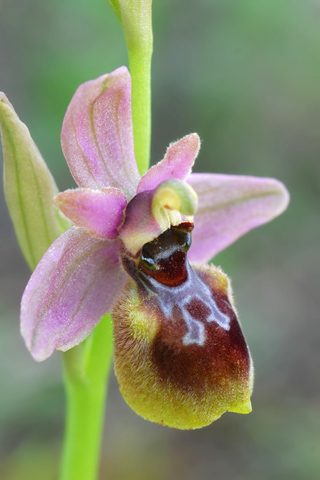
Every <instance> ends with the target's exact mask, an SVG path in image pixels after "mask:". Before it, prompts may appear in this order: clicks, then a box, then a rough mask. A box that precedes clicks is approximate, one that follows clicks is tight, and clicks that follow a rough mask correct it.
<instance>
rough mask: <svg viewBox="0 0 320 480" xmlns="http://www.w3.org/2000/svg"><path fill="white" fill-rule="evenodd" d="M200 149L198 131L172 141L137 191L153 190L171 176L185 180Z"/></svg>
mask: <svg viewBox="0 0 320 480" xmlns="http://www.w3.org/2000/svg"><path fill="white" fill-rule="evenodd" d="M199 149H200V138H199V136H198V135H197V134H196V133H191V134H190V135H187V136H185V137H183V138H181V140H178V141H177V142H175V143H172V144H171V145H170V146H169V148H168V149H167V153H166V155H165V157H164V159H163V160H161V162H159V163H157V165H154V166H153V167H151V168H150V169H149V170H148V171H147V173H145V174H144V175H143V177H142V178H141V180H140V182H139V185H138V188H137V193H141V192H144V191H146V190H153V189H154V188H156V187H157V186H158V185H159V183H161V182H163V181H164V180H168V179H169V178H178V179H180V180H184V179H185V178H186V177H187V176H188V175H189V173H190V172H191V168H192V166H193V164H194V161H195V159H196V158H197V155H198V152H199Z"/></svg>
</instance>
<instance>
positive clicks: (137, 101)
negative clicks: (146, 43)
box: [128, 45, 152, 175]
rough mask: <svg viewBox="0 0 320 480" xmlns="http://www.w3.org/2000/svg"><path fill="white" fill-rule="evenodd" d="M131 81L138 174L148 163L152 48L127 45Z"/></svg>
mask: <svg viewBox="0 0 320 480" xmlns="http://www.w3.org/2000/svg"><path fill="white" fill-rule="evenodd" d="M128 55H129V67H130V73H131V81H132V122H133V136H134V152H135V157H136V160H137V165H138V168H139V172H140V175H143V174H144V173H145V172H146V171H147V170H148V168H149V165H150V144H151V56H152V50H150V49H144V48H143V46H141V47H140V46H139V45H137V46H133V47H131V48H130V46H129V45H128Z"/></svg>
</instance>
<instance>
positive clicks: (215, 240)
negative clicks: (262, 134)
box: [21, 67, 288, 428]
mask: <svg viewBox="0 0 320 480" xmlns="http://www.w3.org/2000/svg"><path fill="white" fill-rule="evenodd" d="M130 99H131V97H130V76H129V73H128V71H127V69H126V68H125V67H122V68H119V69H118V70H116V71H114V72H113V73H111V74H106V75H103V76H102V77H99V78H98V79H96V80H93V81H90V82H87V83H85V84H83V85H81V86H80V87H79V89H78V90H77V92H76V93H75V95H74V97H73V99H72V101H71V103H70V105H69V107H68V110H67V113H66V116H65V119H64V123H63V128H62V148H63V151H64V154H65V157H66V159H67V162H68V165H69V168H70V170H71V173H72V175H73V177H74V179H75V181H76V182H77V184H78V186H79V188H78V189H76V190H67V191H66V192H63V193H60V194H58V195H57V196H56V197H55V204H56V205H57V206H58V207H59V208H60V209H61V211H62V212H63V213H64V214H65V215H66V216H67V217H68V218H69V219H70V220H71V221H72V222H73V224H74V226H73V227H71V228H70V229H68V230H67V231H66V232H65V233H63V234H62V235H61V236H60V237H59V238H58V239H57V240H56V241H55V242H54V243H53V244H52V245H51V247H50V248H49V250H48V251H47V252H46V254H45V255H44V257H43V258H42V260H41V261H40V262H39V264H38V266H37V268H36V269H35V271H34V273H33V275H32V277H31V279H30V281H29V283H28V285H27V287H26V290H25V292H24V295H23V298H22V307H21V326H22V327H21V328H22V335H23V337H24V339H25V341H26V344H27V347H28V348H29V350H30V352H31V354H32V356H33V357H34V358H35V359H36V360H39V361H41V360H44V359H46V358H47V357H49V356H50V355H51V354H52V352H53V351H54V350H55V349H58V350H62V351H66V350H68V349H70V348H72V347H74V346H75V345H78V344H79V343H80V342H82V341H83V340H84V339H85V338H86V337H87V336H88V335H89V333H90V332H91V331H92V329H93V328H94V327H95V326H96V325H97V324H98V322H99V321H100V319H101V317H102V316H103V315H104V314H106V313H107V312H109V311H113V320H114V336H115V368H116V374H117V377H118V379H119V383H120V389H121V391H122V393H123V395H124V398H125V399H126V400H127V402H128V403H129V404H130V405H131V406H132V408H134V410H136V411H137V412H138V413H139V414H140V415H142V416H144V417H145V418H148V419H150V420H153V421H156V422H158V423H163V424H166V425H169V426H174V427H177V428H197V427H200V426H203V425H206V424H208V423H211V422H212V421H213V420H215V419H216V418H218V417H219V416H220V415H221V414H222V413H223V412H224V411H226V410H229V411H238V412H241V413H246V412H248V411H250V395H251V390H252V362H251V358H250V354H249V350H248V347H247V345H246V342H245V340H244V337H243V334H242V331H241V328H240V326H239V323H238V321H237V318H236V314H235V309H234V306H233V302H232V295H231V287H230V283H229V280H228V278H227V277H226V275H225V274H224V273H223V272H222V271H221V270H220V269H219V268H216V267H214V266H208V265H197V266H196V267H194V268H193V267H192V266H191V265H190V264H189V262H188V259H187V252H188V258H189V260H190V261H192V262H202V263H203V262H207V261H209V260H210V259H211V258H212V257H213V256H214V255H215V254H216V253H218V252H219V251H221V250H222V249H224V248H225V247H227V246H228V245H229V244H231V243H232V242H233V241H235V240H236V239H237V238H238V237H239V236H240V235H242V234H244V233H245V232H247V231H248V230H250V229H251V228H254V227H256V226H258V225H261V224H262V223H265V222H267V221H269V220H270V219H271V218H273V217H274V216H276V215H278V214H280V213H281V212H282V211H283V210H284V208H285V207H286V205H287V201H288V194H287V191H286V189H285V187H284V186H283V185H282V184H281V183H280V182H278V181H277V180H273V179H266V178H254V177H244V176H229V175H214V174H191V173H190V172H191V168H192V166H193V163H194V161H195V158H196V156H197V154H198V151H199V147H200V141H199V137H198V135H197V134H190V135H187V136H186V137H184V138H182V139H181V140H179V141H177V142H175V143H173V144H171V145H170V146H169V148H168V150H167V152H166V155H165V157H164V159H163V160H162V161H161V162H160V163H158V164H157V165H155V166H154V167H152V168H150V170H149V171H148V172H147V173H146V174H145V175H143V177H142V178H140V175H139V173H138V169H137V166H136V162H135V158H134V150H133V133H132V121H131V103H130ZM191 236H192V245H191Z"/></svg>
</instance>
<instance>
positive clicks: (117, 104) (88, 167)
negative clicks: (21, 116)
mask: <svg viewBox="0 0 320 480" xmlns="http://www.w3.org/2000/svg"><path fill="white" fill-rule="evenodd" d="M61 143H62V149H63V152H64V155H65V157H66V160H67V162H68V165H69V168H70V171H71V173H72V175H73V177H74V179H75V181H76V182H77V184H78V185H79V186H80V187H88V188H92V189H102V188H104V187H115V188H119V189H121V190H122V191H123V192H124V193H125V195H127V196H128V197H130V198H131V197H132V196H133V195H134V193H135V190H136V187H137V184H138V182H139V179H140V175H139V172H138V168H137V165H136V161H135V156H134V145H133V130H132V117H131V78H130V74H129V72H128V70H127V68H126V67H121V68H118V69H117V70H115V71H114V72H112V73H110V74H106V75H102V76H101V77H99V78H97V79H96V80H91V81H89V82H86V83H84V84H83V85H81V86H80V87H79V88H78V89H77V91H76V93H75V94H74V96H73V98H72V100H71V103H70V105H69V107H68V109H67V112H66V115H65V118H64V121H63V126H62V132H61Z"/></svg>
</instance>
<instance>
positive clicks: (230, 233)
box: [187, 173, 289, 262]
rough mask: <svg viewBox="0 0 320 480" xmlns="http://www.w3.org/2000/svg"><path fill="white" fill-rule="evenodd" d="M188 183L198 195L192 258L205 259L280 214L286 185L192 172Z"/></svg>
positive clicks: (208, 258) (190, 251)
mask: <svg viewBox="0 0 320 480" xmlns="http://www.w3.org/2000/svg"><path fill="white" fill-rule="evenodd" d="M187 182H188V183H189V184H190V185H191V186H192V187H193V188H194V190H195V192H196V193H197V195H198V199H199V206H198V210H197V213H196V215H195V217H194V230H193V233H192V246H191V248H190V250H189V253H188V257H189V259H190V260H191V261H196V262H207V261H209V260H210V259H211V258H212V257H213V256H214V255H216V254H217V253H219V252H220V251H221V250H223V249H225V248H226V247H228V246H229V245H230V244H231V243H233V242H235V241H236V240H237V239H238V238H239V237H241V235H244V234H245V233H246V232H248V231H249V230H251V229H252V228H255V227H258V226H259V225H262V224H263V223H266V222H269V221H270V220H272V219H273V218H274V217H276V216H277V215H280V213H282V212H283V211H284V210H285V209H286V207H287V205H288V202H289V194H288V191H287V189H286V188H285V186H284V185H283V184H282V183H281V182H279V181H278V180H275V179H273V178H258V177H247V176H240V175H239V176H235V175H215V174H205V173H203V174H202V173H195V174H192V175H190V177H188V179H187Z"/></svg>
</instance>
